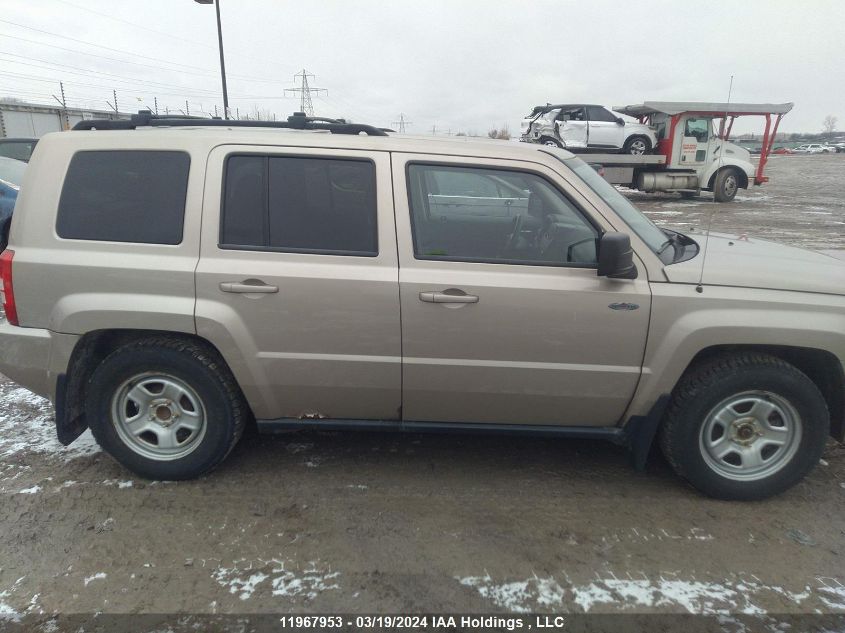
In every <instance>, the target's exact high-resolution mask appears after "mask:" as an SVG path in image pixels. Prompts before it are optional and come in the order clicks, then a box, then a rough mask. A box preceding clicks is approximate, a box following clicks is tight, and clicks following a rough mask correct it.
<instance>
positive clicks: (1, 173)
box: [0, 156, 26, 189]
mask: <svg viewBox="0 0 845 633" xmlns="http://www.w3.org/2000/svg"><path fill="white" fill-rule="evenodd" d="M24 171H26V163H24V162H23V161H19V160H15V159H14V158H3V157H2V156H0V180H2V181H3V182H5V183H6V184H8V185H11V186H12V187H13V188H14V189H20V186H21V181H22V180H23V172H24Z"/></svg>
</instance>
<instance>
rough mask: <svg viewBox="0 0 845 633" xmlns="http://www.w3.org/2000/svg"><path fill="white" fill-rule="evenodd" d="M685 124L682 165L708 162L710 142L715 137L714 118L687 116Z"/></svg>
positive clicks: (697, 164) (689, 165) (695, 165)
mask: <svg viewBox="0 0 845 633" xmlns="http://www.w3.org/2000/svg"><path fill="white" fill-rule="evenodd" d="M683 126H684V135H683V139H682V144H681V166H683V167H700V166H701V165H704V163H705V162H707V157H708V154H709V153H710V143H711V140H712V139H713V134H712V127H713V119H712V118H709V117H707V118H702V117H687V118H686V119H685V120H684V122H683Z"/></svg>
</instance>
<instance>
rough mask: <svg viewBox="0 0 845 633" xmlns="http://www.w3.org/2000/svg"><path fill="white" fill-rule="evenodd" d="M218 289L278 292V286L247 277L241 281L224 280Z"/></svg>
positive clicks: (259, 292) (255, 292) (260, 292)
mask: <svg viewBox="0 0 845 633" xmlns="http://www.w3.org/2000/svg"><path fill="white" fill-rule="evenodd" d="M220 290H222V291H223V292H235V293H239V294H273V293H276V292H279V287H278V286H270V285H267V284H265V283H264V282H263V281H258V280H257V279H247V280H246V281H245V282H242V283H237V282H234V281H224V282H222V283H221V284H220Z"/></svg>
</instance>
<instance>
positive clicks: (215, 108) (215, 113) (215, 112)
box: [214, 103, 217, 119]
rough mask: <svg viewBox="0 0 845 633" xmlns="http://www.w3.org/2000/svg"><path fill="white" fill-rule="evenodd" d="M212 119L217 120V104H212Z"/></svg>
mask: <svg viewBox="0 0 845 633" xmlns="http://www.w3.org/2000/svg"><path fill="white" fill-rule="evenodd" d="M214 118H215V119H216V118H217V104H216V103H215V104H214Z"/></svg>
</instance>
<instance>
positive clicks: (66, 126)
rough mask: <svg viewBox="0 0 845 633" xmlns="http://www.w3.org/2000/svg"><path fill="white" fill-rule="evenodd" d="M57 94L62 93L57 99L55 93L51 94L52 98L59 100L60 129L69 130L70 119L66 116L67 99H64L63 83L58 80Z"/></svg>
mask: <svg viewBox="0 0 845 633" xmlns="http://www.w3.org/2000/svg"><path fill="white" fill-rule="evenodd" d="M59 94H60V95H62V98H61V99H59V98H58V97H57V96H56V95H53V99H55V100H56V101H58V102H59V104H60V105H61V106H62V129H65V130H69V129H70V119H68V116H67V101H66V100H65V85H64V84H63V83H62V82H61V81H60V82H59Z"/></svg>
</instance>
